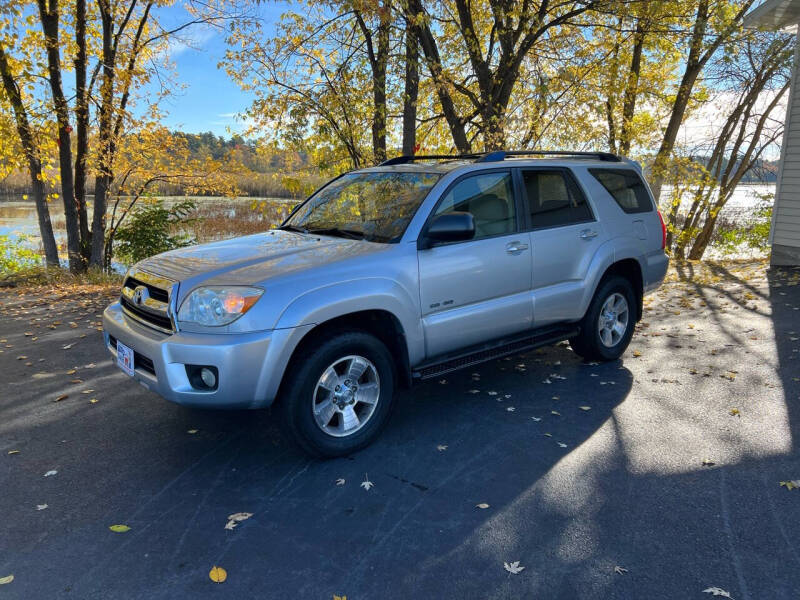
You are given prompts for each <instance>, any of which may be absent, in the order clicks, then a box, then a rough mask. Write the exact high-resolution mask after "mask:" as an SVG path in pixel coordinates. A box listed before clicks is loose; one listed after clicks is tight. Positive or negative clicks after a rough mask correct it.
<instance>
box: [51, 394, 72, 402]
mask: <svg viewBox="0 0 800 600" xmlns="http://www.w3.org/2000/svg"><path fill="white" fill-rule="evenodd" d="M67 398H69V394H61V395H60V396H59V397H58V398H56V399H55V400H53V402H61V401H62V400H66V399H67Z"/></svg>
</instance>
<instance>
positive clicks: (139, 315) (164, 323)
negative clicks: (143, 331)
mask: <svg viewBox="0 0 800 600" xmlns="http://www.w3.org/2000/svg"><path fill="white" fill-rule="evenodd" d="M120 303H121V304H122V308H124V309H125V310H127V311H128V312H129V313H133V316H134V317H135V318H136V319H137V320H139V321H144V322H145V323H149V324H151V325H155V326H156V327H158V328H159V329H165V330H168V331H172V321H171V320H170V318H169V317H165V316H162V315H156V314H153V313H150V312H147V311H145V310H142V309H141V308H139V307H138V306H136V305H135V304H133V303H132V302H129V301H128V299H127V298H126V297H125V296H122V298H120Z"/></svg>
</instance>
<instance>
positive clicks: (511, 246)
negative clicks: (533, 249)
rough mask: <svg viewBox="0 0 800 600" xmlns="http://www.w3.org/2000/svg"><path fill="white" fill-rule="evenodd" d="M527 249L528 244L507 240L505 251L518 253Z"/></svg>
mask: <svg viewBox="0 0 800 600" xmlns="http://www.w3.org/2000/svg"><path fill="white" fill-rule="evenodd" d="M527 249H528V244H523V243H522V242H509V243H508V244H506V252H508V253H509V254H519V253H520V252H523V251H524V250H527Z"/></svg>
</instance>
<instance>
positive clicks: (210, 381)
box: [186, 365, 219, 392]
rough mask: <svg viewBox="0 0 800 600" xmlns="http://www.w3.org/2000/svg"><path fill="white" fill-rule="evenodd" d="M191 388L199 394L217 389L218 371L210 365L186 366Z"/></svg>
mask: <svg viewBox="0 0 800 600" xmlns="http://www.w3.org/2000/svg"><path fill="white" fill-rule="evenodd" d="M186 376H187V377H188V378H189V383H190V384H191V386H192V387H193V388H194V389H196V390H200V391H201V392H213V391H214V390H216V389H217V388H218V387H219V371H218V370H217V367H212V366H210V365H186Z"/></svg>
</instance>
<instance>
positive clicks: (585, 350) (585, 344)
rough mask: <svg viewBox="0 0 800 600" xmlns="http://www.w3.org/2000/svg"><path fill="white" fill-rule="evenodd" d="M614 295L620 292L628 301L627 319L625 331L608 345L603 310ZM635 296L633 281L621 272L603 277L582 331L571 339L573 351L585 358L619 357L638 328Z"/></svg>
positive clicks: (605, 359) (587, 312)
mask: <svg viewBox="0 0 800 600" xmlns="http://www.w3.org/2000/svg"><path fill="white" fill-rule="evenodd" d="M614 294H621V295H622V296H623V297H624V298H625V300H626V302H627V304H628V320H627V327H626V329H625V332H624V333H623V334H622V336H621V337H620V338H619V340H617V341H616V343H614V344H613V345H611V346H608V345H606V343H604V342H603V340H602V339H601V337H600V330H599V321H600V312H601V310H602V308H603V305H604V304H605V303H606V301H607V300H608V299H609V298H610V297H611V296H613V295H614ZM636 306H637V305H636V295H635V294H634V292H633V286H632V285H631V282H630V281H629V280H628V279H626V278H625V277H621V276H619V275H614V276H611V277H609V278H607V279H604V280H603V281H602V282H601V283H600V285H599V286H598V288H597V291H596V292H595V294H594V298H592V302H591V304H590V305H589V309H588V310H587V311H586V315H584V317H583V320H582V321H581V323H580V326H581V332H580V333H579V334H578V335H577V336H575V337H574V338H571V339H570V340H569V343H570V346H572V350H573V351H574V352H575V353H576V354H577V355H578V356H581V357H583V358H585V359H586V360H599V361H609V360H616V359H618V358H619V357H620V356H622V354H623V353H624V352H625V350H626V349H627V347H628V344H629V343H630V341H631V337H633V330H634V328H635V327H636V311H637V308H636Z"/></svg>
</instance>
